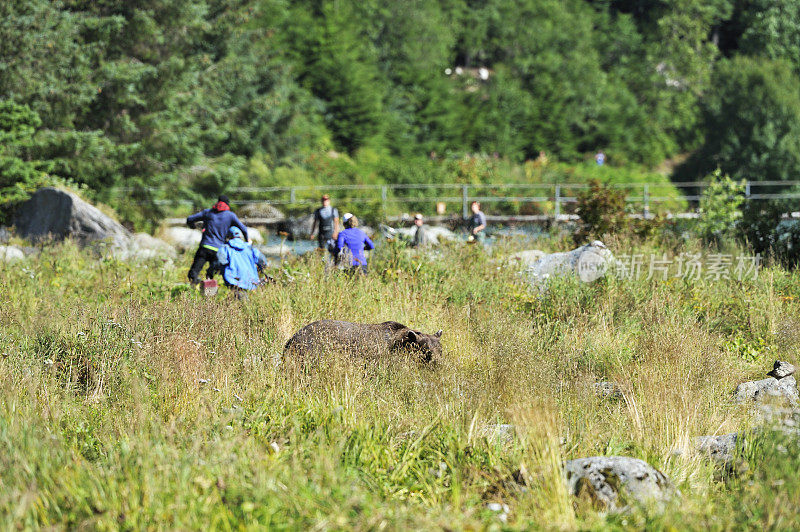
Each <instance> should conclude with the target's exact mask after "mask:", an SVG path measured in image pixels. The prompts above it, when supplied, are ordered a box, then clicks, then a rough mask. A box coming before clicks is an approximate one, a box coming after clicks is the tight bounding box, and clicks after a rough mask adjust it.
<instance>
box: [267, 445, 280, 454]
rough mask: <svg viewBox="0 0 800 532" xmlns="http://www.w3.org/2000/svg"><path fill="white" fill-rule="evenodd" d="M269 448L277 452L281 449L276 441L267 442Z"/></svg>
mask: <svg viewBox="0 0 800 532" xmlns="http://www.w3.org/2000/svg"><path fill="white" fill-rule="evenodd" d="M269 448H270V449H272V452H274V453H279V452H280V450H281V447H280V445H278V443H277V442H272V443H270V444H269Z"/></svg>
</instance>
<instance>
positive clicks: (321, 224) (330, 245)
mask: <svg viewBox="0 0 800 532" xmlns="http://www.w3.org/2000/svg"><path fill="white" fill-rule="evenodd" d="M317 228H319V233H317V246H318V247H319V248H320V249H327V250H328V251H330V252H331V253H334V254H335V253H336V237H337V236H338V235H339V211H338V210H336V209H335V208H334V207H331V197H330V196H328V195H327V194H324V195H323V196H322V207H320V208H319V209H317V210H315V211H314V223H313V224H312V225H311V235H312V236H313V235H314V231H316V230H317Z"/></svg>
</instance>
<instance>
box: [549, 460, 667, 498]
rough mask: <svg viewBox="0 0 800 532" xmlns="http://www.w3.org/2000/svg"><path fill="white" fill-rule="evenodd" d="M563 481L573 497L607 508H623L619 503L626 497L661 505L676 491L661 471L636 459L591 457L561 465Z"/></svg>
mask: <svg viewBox="0 0 800 532" xmlns="http://www.w3.org/2000/svg"><path fill="white" fill-rule="evenodd" d="M564 480H565V481H566V483H567V488H568V491H569V492H570V493H571V494H572V495H575V496H578V497H583V496H586V497H588V498H589V499H590V500H591V501H592V502H593V503H594V504H597V505H598V506H601V507H604V508H606V509H607V510H610V511H626V510H627V509H628V507H627V506H625V507H621V506H620V503H621V501H622V500H624V499H625V498H627V497H630V498H631V499H633V500H635V501H636V502H638V503H640V504H647V503H649V502H655V503H657V504H659V505H662V506H663V504H664V503H666V502H667V501H669V500H670V499H671V498H672V497H673V496H675V495H676V494H677V493H678V491H677V489H675V487H674V485H673V484H672V482H671V481H670V479H669V478H667V477H666V476H665V475H664V474H663V473H661V472H660V471H658V470H657V469H655V468H654V467H652V466H651V465H650V464H648V463H647V462H645V461H643V460H639V459H638V458H631V457H628V456H593V457H590V458H578V459H576V460H569V461H567V462H566V463H565V464H564Z"/></svg>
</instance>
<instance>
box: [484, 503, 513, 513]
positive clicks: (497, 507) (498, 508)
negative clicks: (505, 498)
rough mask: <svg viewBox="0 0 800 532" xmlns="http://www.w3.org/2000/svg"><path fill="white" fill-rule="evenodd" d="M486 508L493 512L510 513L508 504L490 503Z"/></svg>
mask: <svg viewBox="0 0 800 532" xmlns="http://www.w3.org/2000/svg"><path fill="white" fill-rule="evenodd" d="M486 508H488V509H489V510H491V511H492V512H505V513H508V512H509V511H510V509H509V507H508V505H507V504H502V503H499V502H490V503H489V504H487V505H486Z"/></svg>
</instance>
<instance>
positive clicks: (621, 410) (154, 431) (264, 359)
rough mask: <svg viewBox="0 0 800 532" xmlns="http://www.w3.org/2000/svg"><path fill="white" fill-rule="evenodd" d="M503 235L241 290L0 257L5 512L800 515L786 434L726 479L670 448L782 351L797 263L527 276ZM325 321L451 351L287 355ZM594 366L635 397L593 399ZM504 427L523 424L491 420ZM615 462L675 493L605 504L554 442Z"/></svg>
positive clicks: (158, 268) (798, 329)
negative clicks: (590, 500) (595, 276)
mask: <svg viewBox="0 0 800 532" xmlns="http://www.w3.org/2000/svg"><path fill="white" fill-rule="evenodd" d="M540 245H541V246H542V248H543V249H546V250H548V251H550V250H560V249H566V248H567V244H566V243H565V242H563V241H561V240H558V239H555V238H554V239H552V240H549V241H547V242H543V243H541V244H540ZM609 245H610V247H611V248H612V249H613V250H614V251H615V252H617V253H618V254H619V253H624V252H626V251H627V252H629V251H630V250H626V249H623V248H622V245H621V244H620V243H618V242H617V243H615V242H609ZM519 246H520V243H519V242H514V241H509V242H503V243H500V244H499V245H497V246H495V247H494V248H493V249H492V250H491V253H489V254H487V253H484V252H483V251H482V250H480V249H478V248H477V247H464V246H455V245H452V246H448V247H445V248H443V249H442V250H441V252H440V253H439V254H438V255H436V256H435V257H433V258H432V257H430V256H423V255H418V254H415V253H414V252H411V251H409V250H404V249H401V248H399V247H395V246H393V245H390V244H383V245H382V246H381V247H380V248H379V249H378V250H377V251H376V253H375V254H374V255H373V257H372V259H371V269H372V273H371V274H370V276H369V277H368V278H367V279H350V278H347V277H345V276H342V275H326V274H325V273H324V271H323V268H322V265H321V264H320V263H319V262H318V261H317V260H315V259H313V258H310V257H309V258H306V259H300V260H295V261H293V262H288V263H285V264H284V265H283V268H282V269H278V268H276V269H275V271H274V273H275V276H276V278H277V280H278V283H277V284H276V285H272V286H268V287H265V288H264V289H263V290H261V291H259V292H258V293H255V294H253V295H252V296H251V297H250V299H249V300H248V301H244V302H239V301H235V300H233V299H232V298H230V297H228V294H227V293H226V291H225V290H224V289H223V290H221V291H220V294H219V295H218V296H217V297H216V298H213V299H203V298H202V297H200V296H199V295H198V294H197V293H194V292H192V291H190V290H188V289H187V288H184V287H181V286H180V283H182V282H183V281H184V276H185V270H186V269H187V267H188V261H189V258H190V257H188V256H184V257H182V258H181V259H180V261H178V262H177V263H176V264H174V265H173V264H164V263H162V262H152V263H147V264H143V265H130V264H126V263H122V262H118V261H116V260H98V259H96V258H95V257H94V256H92V255H91V253H90V252H89V251H79V250H78V249H77V248H75V247H74V246H73V245H71V244H61V245H56V246H52V247H45V248H43V250H42V252H41V254H40V256H39V257H38V258H35V259H29V260H28V261H26V262H24V263H21V264H20V263H18V264H16V265H5V266H2V265H0V320H1V321H2V323H3V327H2V329H0V354H1V355H2V356H1V357H0V382H2V383H3V386H2V390H0V468H1V471H2V472H1V473H0V527H2V528H4V529H28V528H48V527H52V528H56V529H61V528H81V529H99V530H113V529H153V530H158V529H183V530H196V529H222V530H230V529H263V528H270V529H302V530H326V529H357V530H383V529H447V530H463V529H472V530H475V529H504V528H508V529H530V528H534V529H567V530H570V529H636V528H642V527H645V526H646V527H648V528H652V529H670V530H683V529H703V530H733V529H741V528H758V529H764V528H770V529H780V530H789V529H796V528H798V527H800V514H799V513H798V512H797V503H798V501H800V479H798V476H797V470H798V467H800V454H799V451H798V446H797V444H796V442H774V441H772V440H770V439H769V438H766V439H762V440H758V441H757V442H756V444H754V445H751V446H749V447H748V448H747V449H743V450H742V456H743V459H744V460H745V461H747V462H748V463H749V468H743V469H742V472H740V473H739V474H737V475H735V476H731V475H727V476H726V475H724V474H721V473H720V472H719V471H717V470H716V469H715V468H714V466H713V465H712V464H711V463H710V462H708V461H707V460H705V459H704V458H702V457H698V456H694V455H691V454H683V455H676V454H674V453H673V450H674V449H675V448H676V447H680V446H684V445H687V444H688V442H690V440H691V438H693V437H695V436H700V435H707V434H723V433H726V432H732V431H737V430H741V429H743V428H746V427H748V426H749V425H750V424H751V420H750V418H749V414H748V412H747V411H746V410H744V409H743V408H742V407H737V406H736V405H734V404H733V402H732V400H731V396H732V392H733V389H734V388H735V387H736V385H737V384H738V383H739V382H742V381H745V380H751V379H753V378H762V377H763V375H764V373H765V372H766V371H767V370H768V369H770V368H771V367H772V361H773V360H775V359H782V360H788V361H790V362H792V363H797V362H798V359H797V350H798V347H799V346H800V318H799V317H798V316H800V312H798V311H800V305H798V298H800V274H798V273H797V272H795V271H788V270H785V269H782V268H780V267H777V266H771V265H768V266H767V267H766V268H765V269H763V270H762V271H761V272H760V275H759V276H758V278H757V279H755V280H753V279H748V280H745V281H743V282H739V281H735V280H734V281H713V280H704V279H700V280H694V281H686V280H681V279H675V280H670V281H648V280H645V279H640V280H618V279H613V278H609V279H604V280H600V281H598V282H596V283H593V284H590V285H586V284H579V283H578V282H573V281H561V282H553V283H552V284H551V285H550V287H549V289H548V290H547V291H545V292H542V293H539V292H534V291H530V290H528V289H527V287H526V286H525V285H523V284H522V283H521V282H520V279H519V277H518V276H517V275H516V272H515V270H514V269H513V268H509V267H505V266H504V265H503V264H504V263H503V262H502V260H500V258H501V257H502V256H504V255H506V254H507V253H509V252H511V251H515V250H518V249H520V247H519ZM659 246H663V245H659ZM689 246H690V247H691V249H692V250H695V251H697V250H700V249H699V247H698V245H697V244H691V243H690V244H689ZM676 249H677V248H676ZM637 250H638V252H641V253H645V254H649V253H651V252H652V253H661V252H666V251H674V250H670V249H667V248H666V247H658V246H657V245H656V244H653V243H643V244H640V245H638V248H637ZM321 318H337V319H346V320H351V321H360V322H379V321H384V320H396V321H400V322H403V323H405V324H407V325H409V326H412V327H414V328H417V329H420V330H423V331H425V332H433V331H435V330H437V329H440V328H441V329H444V336H443V338H442V342H443V345H444V347H445V355H444V360H443V363H442V364H441V365H440V366H439V367H438V368H437V369H435V370H431V369H429V368H424V367H418V366H415V365H414V364H412V363H409V362H408V361H406V360H404V359H402V358H400V359H397V360H392V361H383V362H380V363H365V362H364V361H345V360H331V361H329V362H328V363H325V364H323V365H321V366H320V367H318V368H316V369H315V370H314V371H312V372H310V373H309V374H302V375H301V374H298V373H297V372H295V371H291V370H289V369H287V368H286V367H283V366H277V365H276V364H275V361H276V358H277V357H278V356H279V355H280V353H281V351H282V347H283V345H284V343H285V342H286V340H287V339H288V338H289V336H290V335H291V334H292V333H293V332H294V331H296V330H297V329H299V328H300V327H302V326H303V325H305V324H306V323H308V322H310V321H313V320H316V319H321ZM201 380H205V381H207V382H205V383H203V382H202V381H201ZM599 380H612V381H615V382H618V383H619V384H620V385H621V386H622V388H623V390H624V391H625V399H624V400H621V401H616V402H609V401H608V400H604V399H601V398H599V397H597V396H596V395H595V393H594V390H593V386H592V384H593V383H594V382H596V381H599ZM499 423H508V424H513V425H514V427H515V432H516V434H515V436H514V437H513V438H511V439H506V438H502V437H496V436H494V435H493V433H492V430H491V426H492V425H494V424H499ZM615 454H619V455H627V456H633V457H636V458H642V459H644V460H646V461H647V462H649V463H650V464H651V465H653V466H654V467H656V468H657V469H659V470H661V471H662V472H663V473H665V474H666V475H667V476H669V477H670V478H671V479H672V480H673V481H674V482H675V483H676V485H677V486H678V488H679V489H680V491H681V496H680V497H679V498H678V499H677V500H676V501H675V502H674V503H673V504H672V505H671V506H669V507H668V508H667V510H666V511H665V512H663V513H655V512H648V511H646V510H641V511H635V512H633V513H631V514H627V515H604V514H603V513H601V512H598V511H596V510H595V509H592V508H591V507H589V506H587V505H586V504H583V503H581V501H576V500H574V499H573V497H572V496H571V495H569V494H568V493H567V492H566V489H565V487H564V483H563V481H562V478H561V465H562V463H563V461H564V460H567V459H571V458H579V457H586V456H594V455H615ZM492 502H499V503H502V504H506V505H507V506H508V508H509V511H508V512H507V513H506V512H496V511H493V510H491V509H489V506H488V504H489V503H492Z"/></svg>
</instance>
